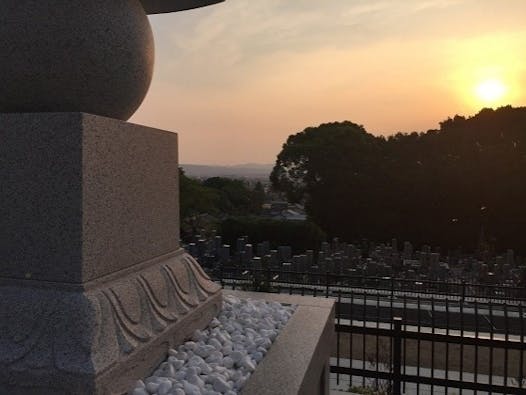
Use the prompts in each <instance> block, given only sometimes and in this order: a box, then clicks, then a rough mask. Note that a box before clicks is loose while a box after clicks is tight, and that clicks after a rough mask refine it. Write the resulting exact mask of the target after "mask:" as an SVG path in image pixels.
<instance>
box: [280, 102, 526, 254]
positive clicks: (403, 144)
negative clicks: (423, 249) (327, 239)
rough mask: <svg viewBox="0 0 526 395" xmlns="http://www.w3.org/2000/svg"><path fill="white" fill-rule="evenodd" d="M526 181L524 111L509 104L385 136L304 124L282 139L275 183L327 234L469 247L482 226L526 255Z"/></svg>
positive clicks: (343, 125)
mask: <svg viewBox="0 0 526 395" xmlns="http://www.w3.org/2000/svg"><path fill="white" fill-rule="evenodd" d="M525 176H526V108H513V107H511V106H507V107H502V108H499V109H497V110H492V109H483V110H481V111H480V112H479V113H478V114H476V115H475V116H473V117H470V118H465V117H462V116H458V115H457V116H455V117H453V118H449V119H447V120H446V121H444V122H441V123H440V129H439V130H429V131H427V132H425V133H423V132H420V133H418V132H413V133H409V134H406V133H397V134H396V135H394V136H390V137H389V138H387V139H386V138H383V137H375V136H373V135H371V134H369V133H367V132H366V130H365V129H364V128H363V127H362V126H360V125H357V124H355V123H352V122H349V121H346V122H340V123H337V122H336V123H328V124H322V125H320V126H318V127H315V128H314V127H310V128H307V129H305V130H304V131H302V132H300V133H297V134H295V135H292V136H290V137H289V138H288V139H287V142H286V143H285V144H284V145H283V149H282V151H281V152H280V153H279V155H278V158H277V160H276V165H275V167H274V169H273V171H272V175H271V182H272V185H273V187H274V188H275V189H277V190H278V191H282V192H285V193H286V194H287V196H288V198H289V199H290V200H291V201H295V202H296V201H303V202H304V203H305V208H306V210H307V213H308V215H309V217H310V218H311V219H312V220H313V221H315V222H316V223H317V224H319V225H320V226H321V227H322V229H323V230H325V231H326V232H327V233H328V235H329V236H341V237H342V238H345V239H347V240H353V239H358V238H362V237H367V238H370V239H375V240H381V239H384V240H385V239H389V238H391V237H392V236H396V237H399V238H403V239H408V240H413V241H415V242H417V243H436V244H439V245H443V246H445V247H448V246H449V247H457V246H459V245H464V246H466V247H468V248H469V247H471V248H474V247H475V246H476V243H477V239H478V236H479V234H480V230H481V227H482V226H484V228H485V230H486V233H487V234H488V237H491V238H495V239H496V240H497V242H498V243H499V246H500V248H505V247H513V248H515V249H518V250H521V249H522V250H526V248H525V247H524V242H523V238H524V237H523V235H524V234H525V233H526V210H524V208H523V204H524V201H526V183H525V182H524V179H525Z"/></svg>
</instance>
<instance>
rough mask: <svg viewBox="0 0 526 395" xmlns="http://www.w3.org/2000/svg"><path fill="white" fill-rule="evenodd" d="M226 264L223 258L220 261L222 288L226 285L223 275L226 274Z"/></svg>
mask: <svg viewBox="0 0 526 395" xmlns="http://www.w3.org/2000/svg"><path fill="white" fill-rule="evenodd" d="M224 265H225V263H224V262H223V260H222V259H221V260H220V261H219V283H220V284H221V288H223V287H224V286H225V282H224V281H223V277H224V275H225V269H224Z"/></svg>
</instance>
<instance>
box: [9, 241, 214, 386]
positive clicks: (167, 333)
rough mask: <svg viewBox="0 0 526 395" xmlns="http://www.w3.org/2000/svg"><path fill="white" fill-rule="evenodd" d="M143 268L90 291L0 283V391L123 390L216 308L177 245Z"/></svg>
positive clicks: (208, 284)
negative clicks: (166, 254)
mask: <svg viewBox="0 0 526 395" xmlns="http://www.w3.org/2000/svg"><path fill="white" fill-rule="evenodd" d="M143 266H144V267H143V268H141V270H139V271H137V272H135V273H131V274H128V275H126V276H123V277H121V278H119V279H113V280H111V281H108V282H102V283H101V284H98V285H97V286H94V287H93V288H91V289H78V288H76V287H71V288H69V289H68V288H67V287H57V286H56V284H38V286H34V285H36V284H32V285H33V286H27V284H22V283H16V282H15V283H13V282H11V284H6V283H5V282H4V283H3V284H1V285H0V394H10V395H94V394H100V395H117V394H119V395H120V394H123V393H125V392H126V391H128V390H129V389H130V388H131V387H133V383H134V382H135V381H136V380H137V379H139V378H141V377H146V376H148V375H149V374H151V372H152V371H153V370H154V369H155V368H156V367H157V366H158V365H159V363H161V362H162V361H163V360H164V359H165V358H166V354H167V350H168V348H169V347H173V346H176V345H178V344H181V343H182V342H183V340H184V339H185V338H188V337H189V336H190V335H191V333H192V332H193V331H194V330H195V329H197V328H200V329H202V328H205V327H206V326H207V325H208V324H209V322H210V320H211V319H212V318H213V317H214V316H215V315H217V313H218V312H219V310H220V308H221V303H222V298H221V293H220V287H219V286H218V285H217V284H215V283H213V282H212V281H210V280H209V278H208V277H207V276H206V274H205V273H204V272H203V271H202V269H201V267H200V266H199V264H198V263H197V262H196V261H195V260H194V259H193V258H192V257H191V256H189V255H187V254H186V253H184V252H183V251H178V252H177V253H174V254H170V255H168V256H164V257H161V258H158V259H156V260H153V261H151V262H147V263H145V264H144V265H143Z"/></svg>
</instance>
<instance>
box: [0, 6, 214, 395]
mask: <svg viewBox="0 0 526 395" xmlns="http://www.w3.org/2000/svg"><path fill="white" fill-rule="evenodd" d="M218 2H220V0H141V1H139V0H0V183H1V184H0V394H10V395H26V394H28V395H37V394H38V395H88V394H90V395H91V394H97V395H120V394H123V393H125V392H126V391H127V390H128V389H129V388H130V385H131V384H132V383H133V381H134V380H136V379H137V378H140V377H144V376H146V375H148V374H149V373H150V372H151V371H152V370H153V369H154V368H155V367H156V366H157V365H158V364H159V363H160V362H161V361H162V360H163V359H164V358H165V356H166V352H167V350H168V348H169V347H170V346H174V345H176V344H178V343H180V342H181V341H182V340H183V339H184V338H185V337H187V336H188V335H189V334H191V333H192V332H193V331H194V330H195V329H196V328H203V327H205V326H206V325H207V324H208V322H209V321H210V320H211V319H212V317H213V316H214V315H215V314H216V313H217V312H218V311H219V309H220V307H221V291H220V288H219V286H217V285H216V284H214V283H213V282H212V281H210V279H209V278H208V277H207V276H206V274H205V273H204V272H203V271H202V269H201V267H200V266H199V265H198V264H197V262H195V261H194V260H193V259H192V258H191V257H190V256H189V255H187V254H186V253H185V252H184V251H183V250H182V249H181V247H180V245H179V191H178V159H177V135H176V134H175V133H170V132H167V131H162V130H157V129H152V128H148V127H144V126H139V125H133V124H130V123H127V122H125V121H126V120H127V119H128V118H129V117H130V116H131V115H132V114H133V113H134V112H135V110H136V109H137V108H138V107H139V105H140V104H141V102H142V100H143V98H144V96H145V95H146V92H147V90H148V87H149V85H150V81H151V77H152V72H153V63H154V61H153V59H154V44H153V36H152V31H151V28H150V25H149V22H148V18H147V15H146V14H147V13H160V12H173V11H182V10H185V9H190V8H196V7H201V6H205V5H210V4H213V3H218Z"/></svg>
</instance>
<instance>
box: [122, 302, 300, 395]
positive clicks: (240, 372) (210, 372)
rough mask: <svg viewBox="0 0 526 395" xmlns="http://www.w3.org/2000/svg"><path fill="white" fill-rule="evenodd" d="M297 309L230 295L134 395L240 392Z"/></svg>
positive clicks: (139, 383)
mask: <svg viewBox="0 0 526 395" xmlns="http://www.w3.org/2000/svg"><path fill="white" fill-rule="evenodd" d="M294 310H295V307H294V306H284V305H281V304H279V303H276V302H266V301H264V300H250V299H247V300H243V299H238V298H236V297H234V296H230V295H227V296H225V297H224V299H223V309H222V310H221V312H220V314H219V316H218V317H217V318H214V319H213V320H212V321H211V322H210V324H209V326H208V327H207V328H205V329H203V330H196V331H194V333H193V334H192V339H191V340H190V341H187V342H185V343H184V344H181V345H180V346H177V347H175V348H173V349H170V350H169V351H168V357H167V360H166V361H164V362H163V363H161V364H160V365H159V367H158V368H157V369H156V370H155V372H154V374H153V375H152V376H151V377H148V378H147V379H146V380H145V381H142V380H139V381H137V382H136V384H135V387H134V388H133V389H132V391H131V392H130V393H129V394H130V395H154V394H155V395H222V394H223V395H237V394H238V393H239V392H241V391H242V389H243V386H244V385H245V384H246V382H247V380H248V379H249V378H250V376H251V374H252V372H254V370H255V369H256V366H257V364H258V363H260V362H261V361H262V360H263V358H264V357H265V355H266V354H267V351H268V349H269V348H270V347H271V346H272V343H273V342H274V340H275V339H276V337H277V336H278V334H279V330H280V329H281V328H283V327H284V326H285V324H286V322H287V321H288V320H289V318H290V317H291V316H292V314H293V312H294Z"/></svg>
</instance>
